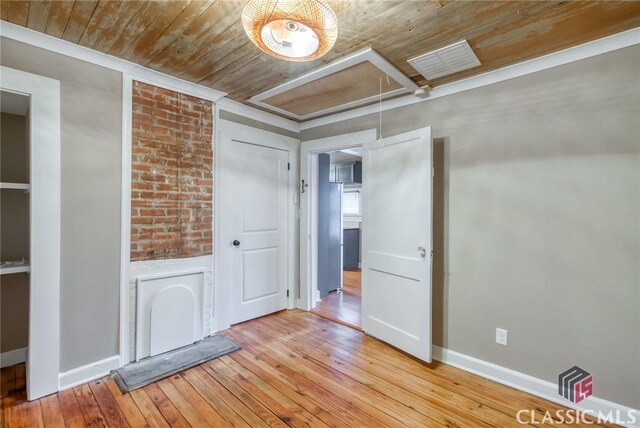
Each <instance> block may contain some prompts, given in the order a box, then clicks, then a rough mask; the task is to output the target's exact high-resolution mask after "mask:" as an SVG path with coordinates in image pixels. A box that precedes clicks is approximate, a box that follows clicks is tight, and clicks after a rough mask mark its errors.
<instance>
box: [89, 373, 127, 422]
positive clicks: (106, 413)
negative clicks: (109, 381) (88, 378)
mask: <svg viewBox="0 0 640 428" xmlns="http://www.w3.org/2000/svg"><path fill="white" fill-rule="evenodd" d="M89 388H90V389H91V392H92V393H93V397H94V398H95V400H96V402H97V403H98V407H99V408H100V412H101V413H102V416H103V417H104V419H105V422H106V423H107V425H108V426H116V427H128V426H130V425H129V423H128V422H127V420H126V418H125V416H124V415H123V414H122V412H121V411H120V408H119V407H118V403H116V400H115V398H114V397H113V396H112V395H111V393H110V392H109V389H107V387H106V386H105V385H104V383H103V382H102V380H97V381H94V382H91V383H89Z"/></svg>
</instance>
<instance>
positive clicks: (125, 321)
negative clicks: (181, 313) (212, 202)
mask: <svg viewBox="0 0 640 428" xmlns="http://www.w3.org/2000/svg"><path fill="white" fill-rule="evenodd" d="M132 85H133V79H132V78H131V76H130V75H128V74H126V73H123V74H122V166H121V168H122V183H121V184H122V189H121V192H122V195H121V197H120V204H121V208H120V209H121V212H120V358H121V361H120V365H121V366H123V365H125V364H128V363H129V361H130V358H129V356H130V355H129V352H130V349H129V335H128V334H127V333H128V331H129V317H130V310H129V300H130V296H129V258H130V254H131V135H132V128H131V123H132V117H133V112H132V109H133V108H132V105H133V92H132V91H133V89H132V88H133V86H132Z"/></svg>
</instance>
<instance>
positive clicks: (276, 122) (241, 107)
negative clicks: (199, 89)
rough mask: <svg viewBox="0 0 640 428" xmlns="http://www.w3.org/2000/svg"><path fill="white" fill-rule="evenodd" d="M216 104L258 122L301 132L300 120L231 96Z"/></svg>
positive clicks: (221, 108) (222, 108)
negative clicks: (274, 112)
mask: <svg viewBox="0 0 640 428" xmlns="http://www.w3.org/2000/svg"><path fill="white" fill-rule="evenodd" d="M216 104H217V105H218V107H219V108H220V110H224V111H228V112H229V113H235V114H237V115H240V116H244V117H246V118H249V119H254V120H257V121H258V122H264V123H268V124H270V125H273V126H277V127H278V128H282V129H286V130H287V131H293V132H300V124H299V123H298V122H294V121H293V120H290V119H286V118H284V117H281V116H278V115H275V114H273V113H269V112H267V111H263V110H260V109H257V108H255V107H251V106H248V105H245V104H242V103H239V102H237V101H233V100H230V99H229V98H222V99H220V100H219V101H218V102H217V103H216Z"/></svg>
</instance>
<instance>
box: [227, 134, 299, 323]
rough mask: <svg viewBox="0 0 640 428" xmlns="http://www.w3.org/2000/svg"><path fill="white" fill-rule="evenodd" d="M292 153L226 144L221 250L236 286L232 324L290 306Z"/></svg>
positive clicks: (236, 142)
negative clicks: (289, 202)
mask: <svg viewBox="0 0 640 428" xmlns="http://www.w3.org/2000/svg"><path fill="white" fill-rule="evenodd" d="M287 160H288V152H286V151H283V150H278V149H273V148H268V147H263V146H259V145H254V144H249V143H242V142H238V141H234V140H232V139H227V138H224V139H223V140H222V142H221V159H220V168H221V180H222V186H221V187H222V189H224V190H223V194H222V197H221V218H220V234H221V236H220V237H221V239H220V243H221V244H220V245H221V247H222V248H221V249H220V251H222V252H223V253H226V256H225V257H223V258H222V260H226V261H227V262H228V265H223V266H221V269H225V270H228V273H229V274H228V275H225V276H224V277H225V278H228V279H229V280H230V282H231V299H232V305H231V323H232V324H234V323H238V322H242V321H246V320H249V319H252V318H257V317H260V316H263V315H266V314H269V313H272V312H276V311H279V310H281V309H285V308H286V306H287V293H286V291H287V277H286V275H287V273H286V269H287V185H288V182H287V181H288V179H287V175H288V162H287Z"/></svg>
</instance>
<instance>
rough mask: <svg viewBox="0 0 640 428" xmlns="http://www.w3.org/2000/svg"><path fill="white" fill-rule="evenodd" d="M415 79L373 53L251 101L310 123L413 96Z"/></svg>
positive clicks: (341, 62) (331, 66)
mask: <svg viewBox="0 0 640 428" xmlns="http://www.w3.org/2000/svg"><path fill="white" fill-rule="evenodd" d="M417 88H418V85H416V84H415V83H414V82H413V81H412V80H411V79H409V78H408V77H407V76H405V75H404V74H403V73H402V72H401V71H400V70H398V69H397V68H395V67H394V66H393V65H392V64H391V63H390V62H388V61H387V60H386V59H384V58H383V57H382V56H380V55H379V54H378V53H377V52H375V51H374V50H373V49H371V48H368V49H366V50H364V51H361V52H359V53H356V54H354V55H351V56H348V57H345V58H342V59H340V60H338V61H335V62H333V63H331V64H328V65H326V66H324V67H321V68H319V69H317V70H314V71H312V72H310V73H307V74H305V75H303V76H301V77H298V78H297V79H294V80H291V81H289V82H287V83H284V84H282V85H279V86H276V87H275V88H272V89H269V90H268V91H265V92H262V93H260V94H258V95H256V96H253V97H251V100H250V101H251V102H252V103H253V104H255V105H258V106H260V107H262V108H264V109H267V110H271V111H274V112H276V113H279V114H282V115H285V116H288V117H291V118H293V119H297V120H307V119H312V118H314V117H318V116H322V115H325V114H330V113H335V112H337V111H341V110H347V109H350V108H354V107H359V106H363V105H366V104H370V103H372V102H376V101H378V100H379V99H380V97H381V90H382V99H383V100H385V99H388V98H392V97H395V96H398V95H402V94H408V93H412V92H413V91H415V90H416V89H417Z"/></svg>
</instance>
